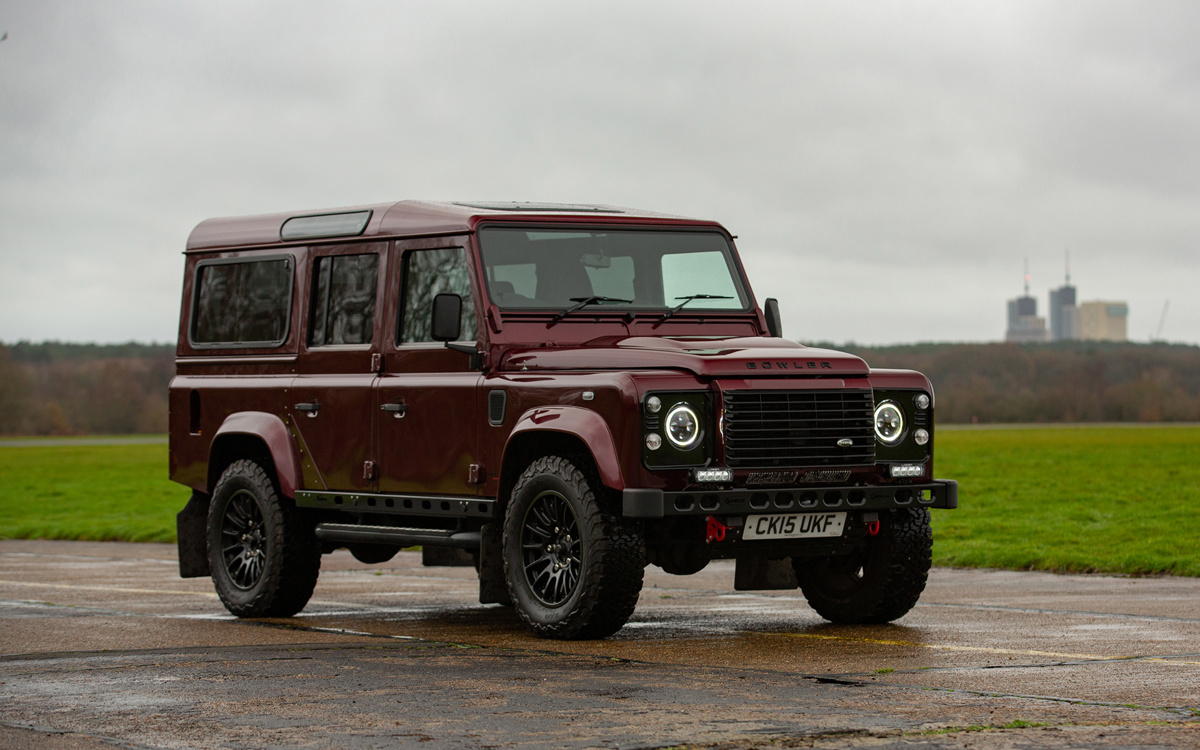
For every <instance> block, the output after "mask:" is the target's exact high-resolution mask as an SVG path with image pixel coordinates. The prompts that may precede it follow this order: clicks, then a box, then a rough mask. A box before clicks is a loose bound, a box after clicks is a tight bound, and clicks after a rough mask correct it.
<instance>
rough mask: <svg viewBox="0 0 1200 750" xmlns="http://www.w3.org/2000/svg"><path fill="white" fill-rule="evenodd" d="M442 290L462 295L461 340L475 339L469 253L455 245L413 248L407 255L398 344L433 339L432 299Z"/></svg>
mask: <svg viewBox="0 0 1200 750" xmlns="http://www.w3.org/2000/svg"><path fill="white" fill-rule="evenodd" d="M443 292H449V293H452V294H457V295H459V296H460V297H462V301H463V306H462V333H461V334H460V335H459V337H458V340H459V341H474V340H475V338H476V325H475V302H474V299H473V298H472V297H471V281H470V276H469V275H468V273H467V255H466V251H465V250H463V249H462V248H461V247H453V248H446V249H439V250H412V251H410V252H409V253H408V254H407V255H406V256H405V268H404V309H403V311H402V312H401V320H400V342H399V343H413V342H423V341H433V337H432V336H431V335H430V324H431V322H432V320H431V318H432V315H433V298H434V297H435V296H437V295H439V294H442V293H443Z"/></svg>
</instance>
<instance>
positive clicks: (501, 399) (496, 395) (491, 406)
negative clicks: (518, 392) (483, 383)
mask: <svg viewBox="0 0 1200 750" xmlns="http://www.w3.org/2000/svg"><path fill="white" fill-rule="evenodd" d="M507 405H508V394H507V393H505V392H504V391H488V422H490V423H491V425H492V427H499V426H500V425H502V424H504V408H505V406H507Z"/></svg>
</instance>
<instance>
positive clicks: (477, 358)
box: [446, 341, 483, 370]
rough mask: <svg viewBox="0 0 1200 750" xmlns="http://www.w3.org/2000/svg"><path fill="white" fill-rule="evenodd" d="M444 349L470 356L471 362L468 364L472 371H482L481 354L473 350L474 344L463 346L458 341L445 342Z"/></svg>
mask: <svg viewBox="0 0 1200 750" xmlns="http://www.w3.org/2000/svg"><path fill="white" fill-rule="evenodd" d="M446 348H447V349H449V350H450V351H453V352H462V353H463V354H469V355H471V361H470V363H469V364H468V367H470V368H471V369H472V370H481V369H483V352H481V351H479V350H478V349H476V348H475V345H474V344H464V343H460V342H458V341H447V342H446Z"/></svg>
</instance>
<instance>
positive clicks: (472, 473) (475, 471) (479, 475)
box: [467, 464, 483, 484]
mask: <svg viewBox="0 0 1200 750" xmlns="http://www.w3.org/2000/svg"><path fill="white" fill-rule="evenodd" d="M467 484H483V464H471V468H469V469H467Z"/></svg>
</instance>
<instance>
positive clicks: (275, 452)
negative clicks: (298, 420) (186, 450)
mask: <svg viewBox="0 0 1200 750" xmlns="http://www.w3.org/2000/svg"><path fill="white" fill-rule="evenodd" d="M242 458H251V459H255V460H257V461H262V462H264V468H266V469H268V470H269V471H270V473H271V474H272V476H273V477H274V479H275V481H276V482H277V483H278V486H279V492H280V494H282V495H284V496H286V497H289V498H294V497H295V496H296V490H298V489H299V488H300V481H301V480H300V462H299V461H298V460H297V455H296V447H295V444H294V443H293V441H292V436H291V433H290V432H289V431H288V428H287V425H285V424H284V423H283V420H282V419H280V418H279V417H277V416H276V415H274V414H268V413H267V412H259V411H246V412H238V413H236V414H231V415H229V416H228V417H226V419H225V421H224V422H223V423H222V424H221V426H220V428H218V429H217V434H216V435H215V436H214V437H213V441H212V445H211V446H210V447H209V451H208V492H209V494H211V493H212V492H213V490H214V488H215V487H216V486H217V481H218V480H219V479H220V478H221V474H222V473H224V471H225V469H226V468H228V467H229V465H230V464H232V463H233V462H234V461H237V460H238V459H242Z"/></svg>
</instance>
